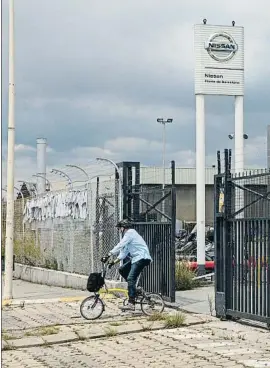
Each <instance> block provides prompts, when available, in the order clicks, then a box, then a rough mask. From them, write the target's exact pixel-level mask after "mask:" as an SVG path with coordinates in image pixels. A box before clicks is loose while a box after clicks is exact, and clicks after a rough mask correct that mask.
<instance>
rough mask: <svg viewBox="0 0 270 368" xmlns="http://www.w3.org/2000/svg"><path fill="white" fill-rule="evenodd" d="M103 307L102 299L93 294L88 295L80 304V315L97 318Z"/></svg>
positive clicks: (90, 318)
mask: <svg viewBox="0 0 270 368" xmlns="http://www.w3.org/2000/svg"><path fill="white" fill-rule="evenodd" d="M104 309H105V308H104V303H103V301H102V300H101V299H100V298H99V297H98V296H95V295H91V296H88V297H87V298H86V299H84V300H83V301H82V303H81V305H80V313H81V316H82V317H83V318H85V319H87V320H94V319H98V318H99V317H100V316H101V315H102V313H103V312H104Z"/></svg>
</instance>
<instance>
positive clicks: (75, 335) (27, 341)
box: [1, 320, 210, 351]
mask: <svg viewBox="0 0 270 368" xmlns="http://www.w3.org/2000/svg"><path fill="white" fill-rule="evenodd" d="M208 322H210V321H208V320H205V321H194V322H190V323H185V324H183V325H182V326H181V327H179V328H187V327H192V326H197V325H202V324H205V323H208ZM148 323H149V324H150V326H148V327H147V328H145V327H139V328H133V329H132V328H131V329H128V330H125V331H117V333H116V335H114V336H108V335H107V334H106V332H104V331H103V332H102V331H100V332H96V333H95V334H93V335H89V336H83V334H81V336H80V332H69V333H67V334H64V335H63V332H62V333H61V332H60V333H59V335H60V336H62V338H59V340H57V339H56V337H57V336H56V335H51V336H55V338H52V339H51V338H50V337H49V336H50V335H48V336H47V337H35V342H34V341H33V337H26V338H23V339H21V340H24V341H23V342H20V341H19V340H20V339H18V340H12V343H11V344H10V343H9V342H8V341H10V340H8V341H7V340H3V343H4V344H3V345H2V349H1V350H2V351H8V350H15V349H25V348H30V347H37V346H48V345H57V344H63V343H70V342H76V341H83V340H94V339H102V338H111V337H117V336H122V335H127V334H133V333H140V332H147V331H158V330H168V329H169V328H166V327H165V326H162V325H161V323H160V322H156V326H153V324H155V322H152V325H151V323H150V322H148ZM68 335H70V336H68ZM60 336H59V337H60ZM37 341H39V342H37Z"/></svg>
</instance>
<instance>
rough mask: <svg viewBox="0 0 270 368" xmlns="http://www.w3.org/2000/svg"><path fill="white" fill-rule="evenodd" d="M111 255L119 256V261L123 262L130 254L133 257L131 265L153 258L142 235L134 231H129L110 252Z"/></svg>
mask: <svg viewBox="0 0 270 368" xmlns="http://www.w3.org/2000/svg"><path fill="white" fill-rule="evenodd" d="M109 254H111V255H113V256H116V255H118V257H117V258H118V259H120V260H122V259H125V258H126V257H127V255H128V254H129V255H130V257H131V263H135V262H138V261H139V260H141V259H150V261H152V258H151V256H150V253H149V249H148V246H147V244H146V243H145V241H144V240H143V238H142V237H141V235H140V234H138V233H137V231H136V230H134V229H128V230H127V231H126V232H125V234H124V236H123V238H122V239H121V241H120V242H119V243H118V244H117V245H116V246H115V247H114V248H113V249H112V250H111V251H110V253H109Z"/></svg>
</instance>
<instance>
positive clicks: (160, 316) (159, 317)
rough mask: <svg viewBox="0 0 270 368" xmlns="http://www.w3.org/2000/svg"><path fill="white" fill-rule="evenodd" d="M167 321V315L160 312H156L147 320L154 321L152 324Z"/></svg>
mask: <svg viewBox="0 0 270 368" xmlns="http://www.w3.org/2000/svg"><path fill="white" fill-rule="evenodd" d="M165 319H166V315H165V314H164V313H159V312H156V313H154V314H152V315H151V316H149V317H148V318H147V320H148V321H152V322H154V321H164V320H165Z"/></svg>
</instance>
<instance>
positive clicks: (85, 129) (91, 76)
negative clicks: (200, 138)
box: [2, 0, 270, 178]
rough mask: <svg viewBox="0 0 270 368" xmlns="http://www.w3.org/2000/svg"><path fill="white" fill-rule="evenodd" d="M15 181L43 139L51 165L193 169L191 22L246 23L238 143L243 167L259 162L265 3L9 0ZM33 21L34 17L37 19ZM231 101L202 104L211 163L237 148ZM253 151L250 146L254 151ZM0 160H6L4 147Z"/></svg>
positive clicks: (269, 33) (269, 59)
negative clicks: (98, 161)
mask: <svg viewBox="0 0 270 368" xmlns="http://www.w3.org/2000/svg"><path fill="white" fill-rule="evenodd" d="M15 6H16V11H15V25H16V29H15V31H16V53H15V56H16V65H15V77H16V80H15V82H16V83H15V86H16V114H15V117H16V160H17V161H16V162H18V164H17V163H16V177H18V178H21V177H23V178H25V177H31V175H32V173H34V172H35V165H36V163H35V148H34V147H35V141H36V138H37V137H39V136H42V137H46V138H47V139H48V144H49V147H48V148H47V152H48V167H49V168H51V167H53V166H56V167H58V166H59V167H62V166H65V164H67V163H77V164H80V163H81V164H83V165H88V164H89V161H90V160H91V159H92V158H95V157H97V156H106V157H109V158H111V159H114V160H116V161H123V160H126V159H129V160H140V161H141V162H142V164H145V165H151V164H155V165H160V164H161V163H162V127H161V126H160V125H158V124H157V122H156V119H157V117H164V118H168V117H172V118H173V119H174V122H173V124H171V125H170V126H168V127H167V128H166V141H167V144H166V159H167V162H168V161H170V160H172V159H175V161H176V163H177V164H178V165H183V166H194V165H195V153H194V151H195V98H194V51H193V24H194V23H201V22H202V14H203V15H205V13H206V10H207V14H206V15H205V16H206V17H207V19H208V23H218V24H229V23H230V22H231V20H232V19H234V20H235V21H236V24H237V25H243V26H244V27H245V53H246V54H245V70H246V71H245V83H246V89H245V94H246V96H245V132H246V133H247V134H248V135H249V137H250V138H249V140H248V141H247V142H245V147H246V148H245V152H246V161H247V163H248V164H249V165H256V166H257V165H258V166H262V167H264V166H266V153H265V151H266V148H265V146H264V145H263V144H261V143H260V142H262V141H261V139H263V137H265V136H266V126H267V123H268V121H269V114H270V105H269V101H268V100H269V95H270V85H269V83H268V80H269V78H270V52H269V50H268V48H267V45H268V40H269V37H270V29H269V19H268V18H269V16H268V13H267V12H266V11H265V9H267V6H268V1H267V0H260V6H258V3H255V2H254V3H253V2H250V3H247V2H246V1H245V2H244V0H239V1H238V2H237V3H236V2H235V1H232V0H228V1H227V3H226V7H225V8H222V12H221V11H220V8H219V7H217V6H216V2H215V1H214V0H205V1H204V2H198V1H197V0H191V1H189V2H188V3H185V4H184V3H183V2H179V1H176V0H170V1H169V2H164V1H162V0H148V1H147V2H145V1H142V0H138V1H136V2H135V1H133V2H127V1H124V0H114V1H113V2H109V1H107V2H105V3H104V2H100V1H92V2H89V1H88V0H80V1H74V0H58V1H57V2H55V1H54V0H46V2H44V1H41V0H36V1H34V2H33V1H30V0H23V2H16V4H15ZM33 14H36V15H37V16H35V17H33ZM7 25H8V1H7V0H4V1H3V36H2V41H3V66H2V76H3V80H2V83H3V85H2V87H3V88H2V91H3V101H2V108H3V110H2V113H3V117H2V121H3V122H4V123H3V143H4V145H5V144H6V142H7V124H6V122H7V97H8V89H7V88H8V80H7V78H8V58H7V50H8V32H7V31H8V28H7ZM233 131H234V101H233V98H225V97H212V96H209V97H207V98H206V156H207V157H206V162H207V164H209V165H212V164H214V163H215V161H216V159H215V156H216V151H217V150H218V149H219V150H221V151H223V150H224V148H227V147H228V148H230V147H232V148H233V142H231V141H229V140H228V138H227V137H228V134H229V133H233ZM254 147H256V149H255V148H254ZM3 157H4V159H5V158H6V155H5V154H4V151H3Z"/></svg>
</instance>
